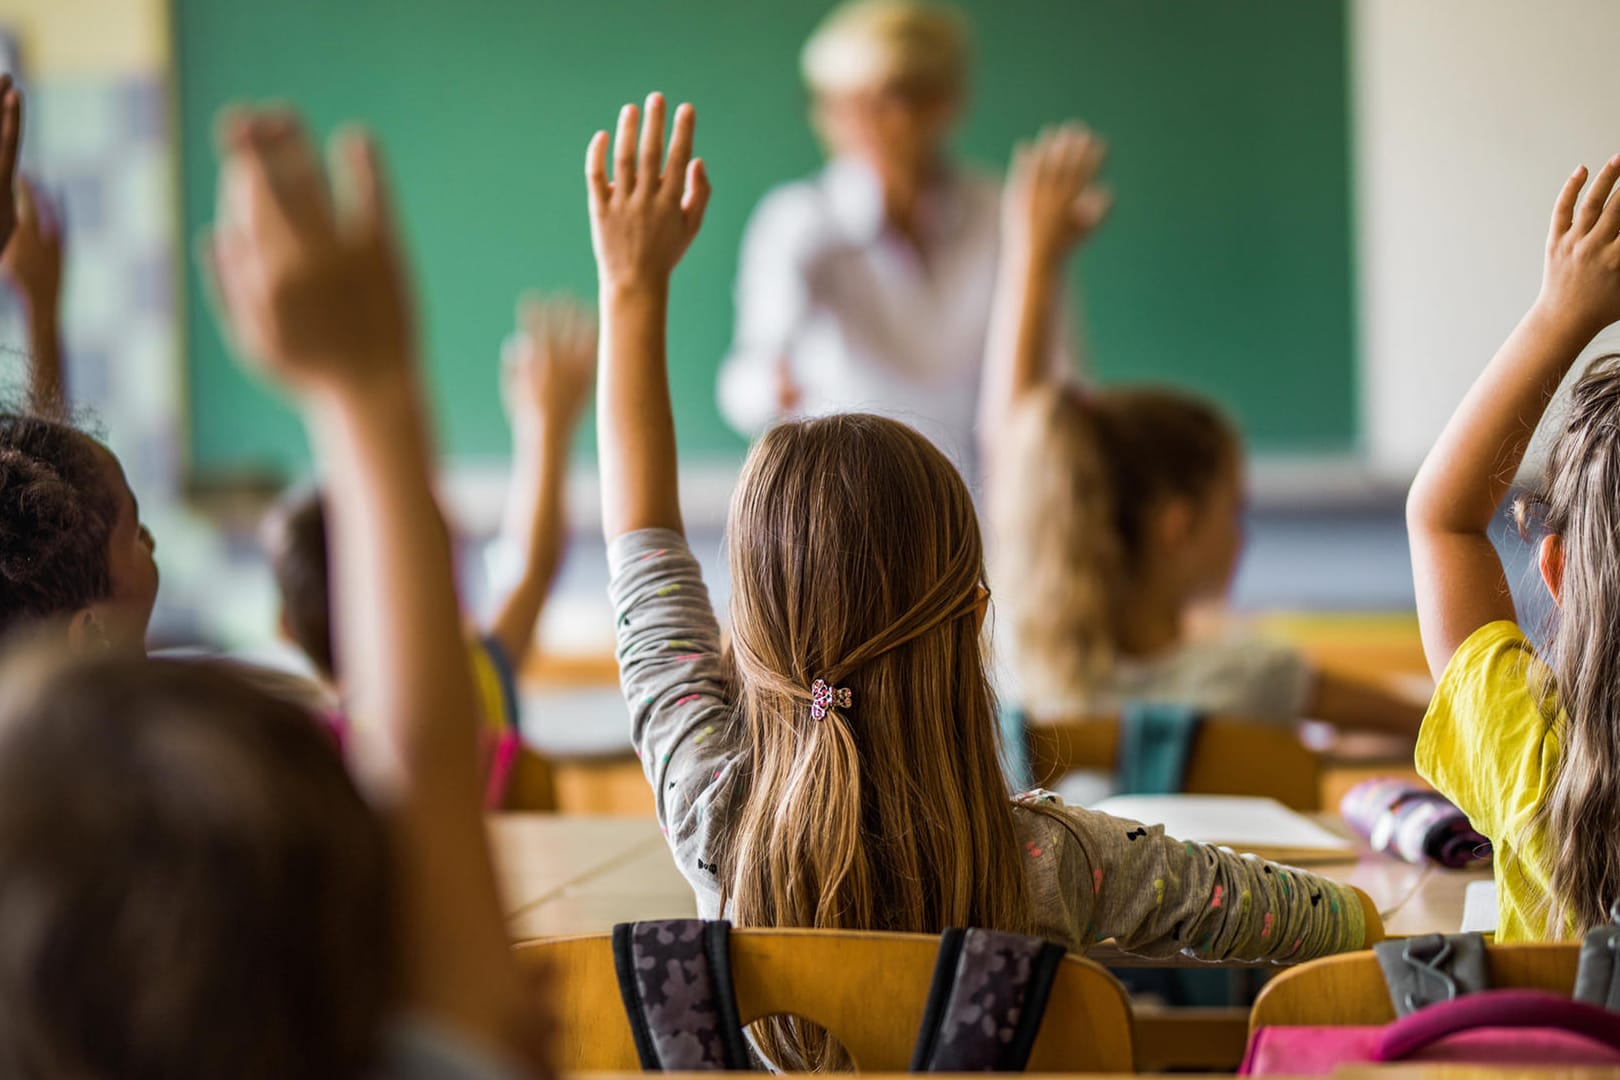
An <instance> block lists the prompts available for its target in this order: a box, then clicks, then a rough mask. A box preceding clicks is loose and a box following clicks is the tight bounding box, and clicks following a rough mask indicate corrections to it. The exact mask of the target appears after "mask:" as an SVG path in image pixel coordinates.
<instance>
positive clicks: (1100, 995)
mask: <svg viewBox="0 0 1620 1080" xmlns="http://www.w3.org/2000/svg"><path fill="white" fill-rule="evenodd" d="M516 949H517V955H518V960H519V963H520V964H522V965H523V966H524V967H526V968H533V969H535V970H536V971H537V972H539V973H541V974H542V976H543V977H544V978H545V979H546V980H547V981H548V986H549V989H548V997H549V999H550V1000H551V1002H552V1003H553V1005H554V1006H555V1007H556V1009H557V1014H556V1015H557V1019H558V1021H559V1026H560V1030H561V1032H562V1038H561V1039H560V1040H559V1042H560V1045H561V1053H560V1055H559V1059H558V1062H557V1064H558V1066H559V1067H560V1068H561V1070H562V1071H563V1072H576V1071H580V1070H594V1071H602V1070H615V1071H634V1070H636V1069H639V1068H640V1063H639V1060H638V1059H637V1057H636V1049H635V1043H634V1042H633V1041H632V1039H631V1035H630V1024H629V1021H627V1020H626V1019H625V1014H624V1000H623V998H622V997H621V996H620V994H619V984H618V980H617V978H616V976H615V974H614V969H613V939H612V936H611V935H609V934H590V935H586V936H581V937H566V938H552V939H548V940H539V941H527V942H522V943H519V944H518V945H517V946H516ZM938 952H939V939H938V938H937V937H935V936H933V935H929V934H892V933H874V932H866V931H844V930H839V931H829V930H734V931H733V932H732V935H731V964H732V977H733V982H734V984H735V987H736V992H737V1006H738V1009H739V1010H740V1013H741V1017H742V1022H743V1024H744V1025H747V1024H750V1023H753V1022H754V1021H755V1020H758V1019H760V1018H762V1017H767V1016H778V1015H793V1016H800V1017H804V1018H806V1019H809V1020H813V1021H815V1022H816V1023H818V1024H820V1025H821V1026H822V1027H824V1028H826V1029H827V1030H828V1031H829V1032H831V1033H832V1034H833V1035H834V1036H835V1037H836V1038H837V1039H838V1040H839V1042H841V1043H842V1044H843V1046H844V1048H845V1049H846V1050H848V1051H849V1053H850V1055H851V1056H852V1057H853V1058H854V1059H855V1062H856V1064H857V1065H858V1066H859V1067H860V1068H861V1069H862V1070H865V1071H873V1072H904V1071H905V1070H906V1068H907V1066H908V1065H909V1064H910V1061H911V1052H912V1049H913V1047H914V1045H915V1042H916V1036H917V1029H918V1027H919V1025H920V1024H921V1023H922V1015H923V1004H924V1002H925V1001H926V1000H927V998H928V988H929V985H930V982H931V980H932V978H933V972H934V961H935V958H936V956H937V955H938ZM1131 1067H1132V1059H1131V1013H1130V1004H1129V1002H1128V1000H1127V999H1126V996H1125V990H1124V988H1123V987H1121V986H1120V985H1119V983H1118V982H1116V981H1115V980H1114V977H1113V976H1112V975H1110V974H1108V972H1106V971H1104V970H1103V969H1102V968H1101V967H1099V966H1097V965H1096V964H1094V963H1092V962H1091V961H1089V960H1084V959H1081V958H1080V957H1078V956H1068V957H1065V958H1064V960H1063V964H1062V966H1061V968H1060V969H1059V972H1058V977H1057V979H1056V981H1055V982H1054V983H1053V984H1052V994H1051V997H1050V999H1049V1000H1048V1002H1047V1006H1046V1017H1045V1020H1044V1022H1043V1023H1042V1024H1041V1033H1040V1035H1039V1036H1038V1037H1037V1038H1036V1040H1035V1047H1034V1050H1033V1052H1032V1053H1031V1055H1030V1059H1029V1070H1030V1071H1031V1072H1115V1073H1123V1072H1130V1071H1131Z"/></svg>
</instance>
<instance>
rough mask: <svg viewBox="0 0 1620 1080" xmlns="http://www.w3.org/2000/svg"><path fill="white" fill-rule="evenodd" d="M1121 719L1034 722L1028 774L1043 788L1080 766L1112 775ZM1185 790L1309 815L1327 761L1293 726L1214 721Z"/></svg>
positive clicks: (1199, 738)
mask: <svg viewBox="0 0 1620 1080" xmlns="http://www.w3.org/2000/svg"><path fill="white" fill-rule="evenodd" d="M1119 724H1120V721H1119V717H1117V716H1098V717H1085V718H1082V719H1077V720H1068V721H1060V722H1058V723H1054V724H1030V725H1028V726H1027V727H1026V728H1025V730H1026V731H1027V732H1028V740H1029V757H1030V771H1031V773H1032V774H1033V776H1034V778H1035V783H1036V784H1037V785H1050V784H1053V783H1055V782H1056V781H1057V780H1058V778H1059V777H1061V776H1062V775H1063V774H1064V773H1067V772H1072V771H1074V770H1075V769H1098V770H1102V771H1104V772H1112V771H1113V769H1114V763H1115V761H1116V760H1117V759H1118V757H1119V738H1120V734H1119ZM1182 791H1183V792H1185V793H1186V794H1189V795H1258V796H1263V797H1266V798H1271V799H1276V800H1277V801H1278V802H1280V803H1282V804H1283V805H1284V806H1287V807H1289V808H1290V809H1293V810H1299V811H1303V812H1305V813H1310V812H1314V811H1317V810H1320V809H1321V808H1322V801H1321V800H1322V762H1321V759H1320V758H1319V757H1318V756H1317V754H1316V753H1315V752H1314V751H1313V750H1311V749H1310V748H1309V747H1307V746H1305V745H1304V744H1303V743H1301V742H1300V741H1299V736H1298V735H1297V734H1295V732H1294V731H1292V730H1291V729H1288V728H1279V727H1274V726H1270V725H1265V724H1258V723H1254V722H1252V721H1244V720H1236V719H1226V718H1221V717H1215V718H1211V719H1206V720H1204V721H1203V722H1202V723H1200V724H1199V725H1198V734H1197V735H1196V736H1194V738H1193V745H1192V750H1191V753H1190V754H1189V755H1188V759H1187V775H1186V777H1185V779H1184V780H1183V783H1182Z"/></svg>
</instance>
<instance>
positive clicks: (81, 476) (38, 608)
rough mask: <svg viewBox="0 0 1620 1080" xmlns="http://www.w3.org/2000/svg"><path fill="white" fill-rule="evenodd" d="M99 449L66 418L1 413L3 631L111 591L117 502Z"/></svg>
mask: <svg viewBox="0 0 1620 1080" xmlns="http://www.w3.org/2000/svg"><path fill="white" fill-rule="evenodd" d="M102 453H105V451H103V450H102V449H101V448H100V446H99V445H98V444H97V443H96V441H95V440H94V439H92V438H91V437H90V436H89V435H86V434H85V433H84V432H82V431H80V430H79V429H78V428H76V427H74V426H73V425H72V424H70V423H67V422H65V421H62V420H55V419H49V418H46V417H42V416H33V415H28V414H24V413H15V412H4V413H0V634H4V633H7V632H10V631H11V630H13V629H15V628H16V627H17V626H19V625H23V624H26V623H29V622H33V621H36V620H39V619H43V618H49V617H51V616H57V615H65V614H68V613H71V612H74V611H77V610H79V609H80V608H83V607H86V606H88V605H90V604H93V603H95V602H96V601H98V600H103V599H105V598H106V597H107V596H108V595H109V594H110V593H111V591H112V582H111V579H110V571H109V569H108V565H107V544H108V541H109V539H110V538H111V536H112V531H113V526H114V524H115V523H116V522H117V520H118V502H117V496H116V493H114V492H113V491H111V490H110V489H109V486H108V484H107V479H106V474H105V473H104V471H103V467H102V462H101V460H100V458H99V455H100V454H102Z"/></svg>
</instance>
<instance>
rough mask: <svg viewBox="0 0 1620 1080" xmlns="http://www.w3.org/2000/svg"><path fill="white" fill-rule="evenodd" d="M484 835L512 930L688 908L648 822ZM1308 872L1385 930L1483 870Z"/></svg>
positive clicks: (1403, 931)
mask: <svg viewBox="0 0 1620 1080" xmlns="http://www.w3.org/2000/svg"><path fill="white" fill-rule="evenodd" d="M1323 820H1324V821H1329V820H1331V819H1329V818H1327V817H1324V819H1323ZM490 835H491V840H492V843H493V845H494V848H495V864H496V868H497V870H498V871H499V874H500V878H501V885H502V894H503V896H505V898H506V906H507V912H508V916H509V918H510V920H511V927H512V931H513V936H515V937H518V938H525V937H543V936H551V935H561V934H589V933H598V932H602V931H606V930H609V929H611V928H612V926H613V924H614V923H616V922H626V921H633V920H636V919H654V918H665V917H675V916H681V917H689V916H691V915H693V914H695V910H696V909H695V905H694V901H693V898H692V892H691V889H690V888H689V887H688V886H687V884H686V879H685V878H683V877H682V876H681V874H680V871H679V870H677V869H676V867H675V863H674V859H673V857H672V856H671V855H670V852H669V847H668V845H667V844H666V843H665V842H664V837H663V835H662V834H661V833H660V832H659V830H658V825H657V823H656V822H654V821H650V820H648V819H645V818H603V817H579V816H557V815H551V814H500V815H495V816H494V817H492V818H491V820H490ZM1309 869H1310V870H1311V871H1312V872H1314V873H1317V874H1320V875H1322V876H1323V877H1328V878H1332V879H1334V880H1335V881H1342V882H1345V883H1347V884H1350V885H1355V886H1356V887H1358V888H1360V889H1361V890H1363V891H1364V892H1366V893H1367V895H1368V896H1370V897H1372V899H1373V903H1374V904H1376V905H1377V906H1378V910H1379V912H1380V913H1381V914H1382V915H1383V917H1384V926H1385V930H1386V931H1387V932H1388V933H1389V934H1390V935H1391V936H1410V935H1416V934H1434V933H1455V932H1456V931H1457V929H1458V928H1459V927H1460V926H1461V925H1462V910H1463V893H1464V890H1465V889H1466V888H1467V887H1468V884H1469V882H1473V881H1488V880H1490V876H1491V875H1490V871H1489V870H1472V871H1456V870H1443V869H1441V868H1439V867H1436V866H1414V865H1412V864H1411V863H1405V862H1401V861H1400V860H1399V859H1393V858H1390V857H1389V856H1387V855H1378V854H1374V853H1373V852H1371V851H1366V850H1364V849H1363V850H1362V851H1361V853H1360V854H1358V855H1357V857H1356V858H1354V859H1350V860H1346V861H1344V862H1337V863H1325V864H1321V865H1317V866H1312V867H1310V868H1309ZM1090 955H1091V957H1092V958H1093V959H1096V960H1099V961H1101V962H1104V963H1109V964H1113V963H1116V962H1117V963H1120V964H1122V965H1128V964H1130V963H1139V962H1140V961H1135V960H1133V959H1132V958H1130V957H1126V956H1124V955H1123V954H1120V953H1118V952H1117V951H1115V952H1112V953H1110V951H1109V950H1106V949H1105V948H1104V946H1098V947H1097V948H1096V949H1093V950H1092V952H1091V953H1090ZM1155 963H1156V964H1159V965H1162V964H1163V961H1155Z"/></svg>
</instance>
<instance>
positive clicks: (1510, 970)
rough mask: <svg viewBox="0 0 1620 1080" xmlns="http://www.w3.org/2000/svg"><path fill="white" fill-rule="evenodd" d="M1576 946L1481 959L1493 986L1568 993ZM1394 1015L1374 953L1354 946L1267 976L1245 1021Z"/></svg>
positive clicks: (1369, 1021)
mask: <svg viewBox="0 0 1620 1080" xmlns="http://www.w3.org/2000/svg"><path fill="white" fill-rule="evenodd" d="M1580 952H1581V947H1580V945H1579V944H1578V943H1575V942H1536V943H1527V944H1521V945H1489V946H1487V947H1486V949H1485V963H1486V967H1487V969H1488V970H1489V972H1490V983H1491V986H1492V987H1493V988H1494V989H1498V990H1546V991H1549V992H1552V993H1556V994H1565V995H1568V994H1569V993H1570V991H1571V990H1572V989H1573V988H1574V986H1575V969H1576V966H1577V964H1578V963H1579V961H1580ZM1394 1019H1395V1008H1394V1006H1393V1005H1392V1004H1391V1003H1390V1000H1389V987H1388V985H1387V984H1386V983H1385V981H1384V973H1383V971H1382V969H1380V968H1379V966H1378V958H1377V957H1375V956H1374V955H1373V954H1372V953H1371V952H1358V953H1345V954H1343V955H1341V956H1328V957H1324V958H1322V959H1320V960H1313V961H1311V962H1310V963H1308V964H1301V965H1300V966H1299V967H1297V968H1294V969H1292V970H1290V971H1287V972H1284V973H1283V974H1281V975H1279V976H1278V977H1277V978H1275V979H1272V980H1271V981H1270V982H1269V983H1267V984H1266V988H1265V989H1264V990H1263V991H1261V993H1260V998H1259V1000H1257V1001H1256V1002H1255V1003H1254V1010H1253V1011H1252V1012H1251V1013H1250V1014H1249V1027H1250V1029H1251V1030H1253V1029H1255V1028H1262V1027H1341V1026H1357V1025H1359V1026H1372V1025H1377V1024H1387V1023H1390V1022H1391V1021H1393V1020H1394Z"/></svg>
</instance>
